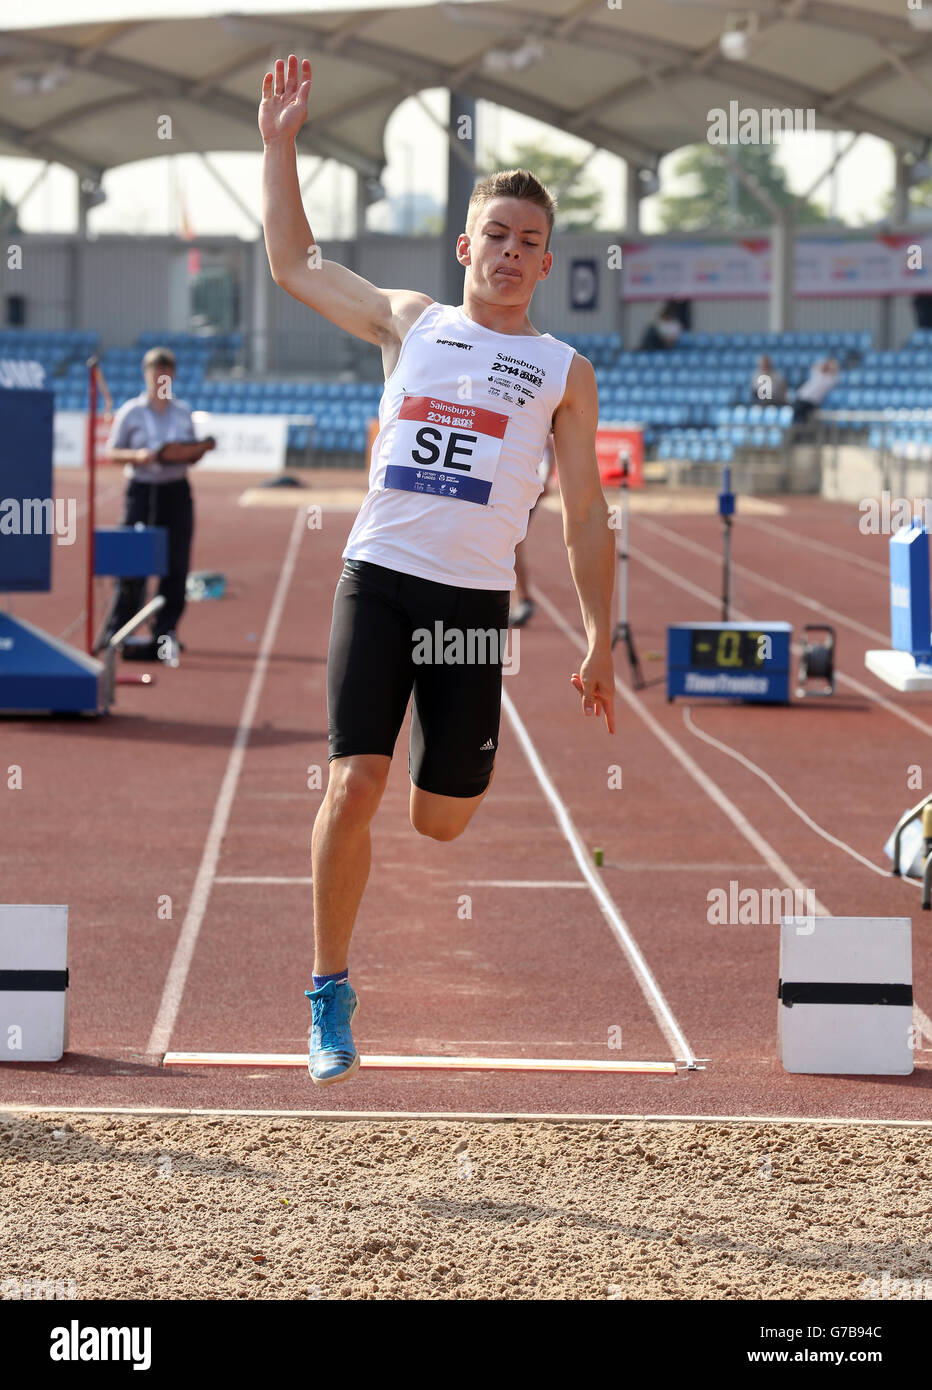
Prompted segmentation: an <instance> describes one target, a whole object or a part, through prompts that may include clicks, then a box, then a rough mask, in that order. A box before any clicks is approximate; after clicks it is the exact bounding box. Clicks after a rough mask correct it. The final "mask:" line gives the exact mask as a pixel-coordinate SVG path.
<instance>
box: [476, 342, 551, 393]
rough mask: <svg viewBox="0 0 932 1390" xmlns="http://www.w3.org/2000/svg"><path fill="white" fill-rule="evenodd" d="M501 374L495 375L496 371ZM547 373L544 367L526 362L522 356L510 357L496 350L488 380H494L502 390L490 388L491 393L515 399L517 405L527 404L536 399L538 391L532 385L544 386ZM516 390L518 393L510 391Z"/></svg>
mask: <svg viewBox="0 0 932 1390" xmlns="http://www.w3.org/2000/svg"><path fill="white" fill-rule="evenodd" d="M496 372H498V373H499V375H498V376H495V375H494V373H496ZM545 375H546V373H545V371H544V368H543V367H538V366H536V365H535V364H534V363H533V362H525V361H524V360H523V358H520V357H508V356H506V355H505V353H503V352H496V354H495V361H494V362H493V363H492V373H491V374H490V375H489V377H488V380H489V381H490V382H494V384H495V385H496V386H498V387H501V388H502V390H501V391H493V390H490V392H489V394H490V395H494V396H497V395H502V396H503V399H504V400H506V401H513V402H515V403H516V404H517V405H526V404H527V402H528V401H529V400H534V399H535V397H536V395H537V393H536V391H533V390H532V389H531V388H532V386H543V384H544V376H545ZM511 391H515V392H516V393H517V394H516V395H514V396H513V395H511V394H510V392H511Z"/></svg>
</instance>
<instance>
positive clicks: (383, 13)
mask: <svg viewBox="0 0 932 1390" xmlns="http://www.w3.org/2000/svg"><path fill="white" fill-rule="evenodd" d="M290 2H291V0H283V4H282V9H281V10H279V11H276V12H268V11H266V10H262V9H259V8H258V7H255V8H253V9H250V8H248V3H247V7H246V8H243V9H241V10H239V11H238V12H237V13H236V14H235V15H234V14H227V15H224V14H221V13H218V12H217V10H216V8H212V7H211V5H209V4H200V5H199V4H198V3H197V0H192V3H189V4H185V6H184V7H183V12H182V16H181V17H173V13H172V12H173V11H174V10H175V9H176V6H175V4H174V0H164V3H163V4H161V5H159V4H158V2H157V0H153V4H152V10H153V14H152V16H151V17H150V18H123V19H113V18H102V17H101V15H102V14H110V15H112V14H113V13H115V12H116V11H118V10H119V6H118V5H116V3H115V0H98V3H97V4H96V5H95V4H94V3H93V0H88V3H86V4H85V3H82V0H75V3H74V5H73V10H72V12H75V11H77V12H80V13H82V14H83V15H85V16H86V18H85V20H84V22H81V23H69V24H67V25H56V26H49V25H47V24H45V25H43V24H39V27H30V22H29V16H30V15H31V16H32V23H33V24H35V23H36V22H37V21H40V20H41V17H42V4H43V0H34V3H33V4H32V5H29V4H22V5H21V6H20V7H19V9H18V10H15V11H14V13H15V14H16V15H17V18H15V19H14V18H8V19H6V20H5V21H3V22H5V23H6V24H8V25H9V26H11V27H7V28H4V29H0V155H11V154H13V155H22V156H29V157H32V158H37V159H42V160H51V161H55V162H57V163H61V164H64V165H67V166H69V167H70V168H72V169H74V170H75V171H76V172H77V173H79V174H81V175H83V176H85V177H88V178H91V179H95V180H96V179H98V178H99V177H100V175H101V174H102V172H103V171H104V170H105V169H108V168H112V167H113V166H115V165H119V164H125V163H128V162H130V161H133V160H139V159H146V158H151V157H152V156H155V155H162V154H166V153H174V152H181V151H183V150H199V151H203V152H208V151H217V150H249V151H256V150H257V149H258V148H259V140H258V132H257V128H256V103H257V99H258V89H259V83H260V80H261V77H262V74H263V73H264V72H265V71H266V69H267V67H268V66H269V62H270V58H271V57H272V56H274V55H284V54H287V53H288V52H289V51H292V52H296V53H298V54H299V56H308V57H310V59H311V61H312V64H313V72H314V76H313V88H312V92H311V116H310V119H309V121H308V124H307V126H306V127H305V130H304V132H303V134H302V147H303V149H304V151H305V152H307V153H316V154H319V155H322V156H325V157H332V158H334V159H337V160H339V161H341V162H343V163H346V164H348V165H350V166H352V167H354V168H355V169H357V170H358V171H359V172H360V173H361V174H363V175H365V176H369V177H372V178H378V176H379V175H380V173H381V171H382V168H383V166H384V149H383V136H384V130H385V125H386V122H387V121H388V118H389V116H390V115H391V113H392V111H393V110H394V108H395V107H396V106H397V105H398V104H399V102H401V101H402V100H404V99H405V98H406V97H408V96H410V95H412V94H413V93H415V92H419V91H421V90H423V89H426V88H433V87H447V88H450V89H451V90H454V91H458V92H463V93H467V94H469V95H471V96H473V97H475V98H479V99H483V100H486V101H490V102H495V103H497V104H499V105H501V106H505V107H510V108H511V109H513V110H515V111H519V112H523V113H524V114H525V115H528V116H533V117H536V118H537V119H538V120H541V121H544V122H546V123H548V124H549V125H552V126H555V127H556V128H558V129H560V130H564V131H568V132H571V133H572V134H574V135H577V136H579V137H581V138H582V139H584V140H587V141H590V142H592V143H593V144H594V145H596V146H598V147H601V148H604V149H607V150H610V151H612V152H614V153H615V154H617V155H620V156H622V157H623V158H625V159H627V160H629V161H631V162H632V163H634V164H636V165H638V166H639V167H642V168H645V169H653V168H656V166H657V163H658V161H659V159H660V158H661V157H662V156H663V155H664V154H667V153H669V152H670V151H671V150H674V149H677V148H679V147H680V146H682V145H685V144H690V143H695V142H697V141H700V140H702V139H704V138H705V136H706V133H707V130H708V119H709V112H710V110H711V109H713V108H724V109H725V110H727V109H728V108H729V103H730V102H732V101H737V102H738V104H739V106H740V107H751V108H755V109H758V110H759V109H760V108H761V107H762V106H774V107H778V108H781V109H785V108H787V107H790V108H794V109H795V108H803V109H809V108H813V109H814V110H815V112H816V117H815V127H816V129H833V128H834V129H843V130H850V131H857V132H868V133H870V134H873V135H876V136H879V137H880V138H881V139H884V140H888V141H891V142H892V143H893V144H894V145H896V146H897V147H898V148H899V149H900V150H901V151H903V152H913V153H915V155H916V156H917V157H919V156H924V155H925V153H926V149H927V145H928V142H929V140H930V138H932V99H930V98H932V0H925V10H924V11H923V9H922V8H921V7H920V8H919V9H918V10H913V9H912V7H911V5H910V3H909V0H845V2H844V3H838V2H836V0H720V2H719V0H452V2H451V3H432V2H430V0H426V2H422V0H401V3H385V4H379V3H372V0H368V3H365V4H363V3H360V0H342V2H340V0H308V4H307V5H306V6H305V7H304V8H302V9H301V10H298V11H295V10H292V11H291V12H287V5H288V3H290ZM228 3H233V0H228ZM613 5H617V6H618V8H612V6H613ZM9 13H10V12H9V10H7V14H8V15H9ZM122 13H123V14H124V15H125V14H126V9H125V8H124V9H123V11H122ZM95 16H96V17H95ZM735 16H739V23H745V24H746V25H747V26H749V30H750V32H749V35H748V40H747V51H746V53H745V55H744V56H743V57H742V58H740V59H730V58H728V57H726V56H724V54H723V52H722V50H721V47H720V39H721V36H722V33H723V31H724V29H725V28H726V26H727V25H732V24H734V22H735V19H734V17H735ZM923 21H925V26H924V27H923ZM165 114H167V115H170V116H171V117H172V130H173V139H172V141H171V143H170V144H166V142H165V141H164V140H160V139H159V138H158V133H157V132H158V126H157V118H158V117H159V116H160V115H165Z"/></svg>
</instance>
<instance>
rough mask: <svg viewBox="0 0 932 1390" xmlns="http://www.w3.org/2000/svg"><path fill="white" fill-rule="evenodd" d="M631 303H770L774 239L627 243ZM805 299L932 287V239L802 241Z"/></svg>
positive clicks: (799, 267) (800, 289)
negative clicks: (726, 301)
mask: <svg viewBox="0 0 932 1390" xmlns="http://www.w3.org/2000/svg"><path fill="white" fill-rule="evenodd" d="M623 252H624V260H623V270H622V295H623V297H624V298H625V299H628V300H636V299H670V298H686V299H737V298H740V299H764V298H766V297H767V295H768V294H769V293H770V238H769V237H768V236H766V235H764V236H756V237H743V238H739V239H738V240H736V241H722V242H711V241H663V240H660V239H658V240H656V241H642V242H625V243H624V246H623ZM795 261H796V284H795V291H794V292H795V294H796V295H797V297H799V298H806V297H807V296H818V297H826V298H841V297H844V296H846V295H875V294H918V293H919V292H920V291H923V290H929V289H930V288H932V236H930V235H929V234H928V233H927V232H925V233H922V234H920V232H919V230H918V228H917V231H916V234H915V235H910V236H906V235H904V234H902V233H897V234H896V235H893V234H891V235H889V236H877V237H861V238H852V237H800V238H799V239H798V240H797V242H796V257H795Z"/></svg>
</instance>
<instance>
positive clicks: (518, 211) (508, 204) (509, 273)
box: [456, 198, 553, 304]
mask: <svg viewBox="0 0 932 1390" xmlns="http://www.w3.org/2000/svg"><path fill="white" fill-rule="evenodd" d="M546 245H547V217H546V214H545V213H544V210H543V208H539V207H538V206H537V204H536V203H530V202H528V201H526V200H525V199H523V198H493V199H492V200H491V201H490V202H488V203H486V205H485V207H483V208H482V210H481V212H480V213H479V216H478V217H477V219H476V225H475V227H474V229H473V234H472V236H468V235H467V234H466V233H465V232H464V233H462V235H461V236H460V238H459V241H458V242H457V248H456V249H457V259H458V260H459V261H460V263H461V264H462V265H465V266H467V267H468V269H467V272H466V273H467V275H469V276H471V277H472V280H471V284H472V288H473V289H474V290H480V291H481V293H482V295H483V297H485V296H486V294H488V295H489V297H490V298H493V299H494V300H495V301H496V302H497V303H501V304H520V303H528V302H529V301H530V299H531V296H532V294H533V293H534V286H535V285H536V284H537V282H538V280H545V279H546V278H547V276H548V275H549V274H550V267H551V265H552V264H553V256H552V254H551V252H549V251H546V250H545V249H544V248H545V247H546Z"/></svg>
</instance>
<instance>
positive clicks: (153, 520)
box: [101, 347, 195, 645]
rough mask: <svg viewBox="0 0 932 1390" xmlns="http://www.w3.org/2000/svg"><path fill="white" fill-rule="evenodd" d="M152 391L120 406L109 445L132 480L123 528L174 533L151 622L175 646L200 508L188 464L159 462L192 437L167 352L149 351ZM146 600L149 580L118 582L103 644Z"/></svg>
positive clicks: (146, 363)
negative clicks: (160, 600) (165, 450)
mask: <svg viewBox="0 0 932 1390" xmlns="http://www.w3.org/2000/svg"><path fill="white" fill-rule="evenodd" d="M142 372H143V376H144V378H145V383H146V389H145V391H143V392H140V394H139V395H138V396H134V397H133V398H132V400H128V401H126V403H125V404H124V405H121V406H120V408H119V410H118V411H117V413H116V415H115V416H114V420H113V428H112V430H111V431H110V438H109V440H108V441H107V452H108V453H109V455H110V461H111V462H112V463H122V464H124V465H125V467H124V470H123V472H124V476H125V477H127V478H128V479H129V484H128V486H127V489H126V497H125V499H124V506H123V518H122V525H124V526H134V525H135V524H136V523H137V522H142V523H143V525H145V526H164V527H165V529H166V531H167V532H168V573H167V574H165V575H163V576H162V579H161V582H160V584H159V590H158V591H159V593H160V594H161V595H162V596H163V597H164V599H165V603H164V605H163V607H161V608H160V609H159V610H158V611H157V612H156V613H155V614H154V616H153V618H152V625H151V627H152V636H153V639H154V641H155V642H156V644H158V643H159V639H160V638H162V637H166V636H167V637H170V638H171V639H172V644H174V643H175V642H177V632H176V629H177V627H178V623H179V620H180V618H181V615H182V613H183V612H184V606H185V587H186V584H187V578H188V568H189V564H190V559H191V540H192V537H193V534H194V504H193V500H192V497H191V487H190V484H189V482H188V468H189V466H190V465H189V464H187V463H161V462H159V458H158V454H159V450H160V449H161V448H162V446H163V445H164V444H168V443H176V442H181V441H188V440H194V437H195V436H194V423H193V421H192V419H191V408H190V406H189V405H188V404H187V403H186V402H185V401H179V400H176V399H175V397H174V394H173V391H172V385H173V382H174V377H175V356H174V353H173V352H172V351H171V350H170V349H169V348H160V347H156V348H151V349H150V350H149V352H147V353H146V355H145V357H144V358H143V359H142ZM145 602H146V576H139V577H136V578H130V579H121V580H120V581H119V584H118V587H117V591H116V595H115V597H114V601H113V606H112V608H111V610H110V614H109V616H108V618H107V622H106V626H105V629H104V636H103V637H102V639H101V645H105V643H106V641H107V640H108V639H109V638H110V637H111V636H112V635H113V633H114V632H117V631H119V629H120V628H121V627H122V626H123V624H124V623H127V622H129V620H130V618H132V617H133V616H134V614H136V613H138V612H139V610H140V608H142V606H143V604H144V603H145Z"/></svg>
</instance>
